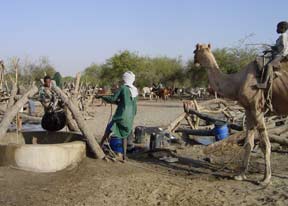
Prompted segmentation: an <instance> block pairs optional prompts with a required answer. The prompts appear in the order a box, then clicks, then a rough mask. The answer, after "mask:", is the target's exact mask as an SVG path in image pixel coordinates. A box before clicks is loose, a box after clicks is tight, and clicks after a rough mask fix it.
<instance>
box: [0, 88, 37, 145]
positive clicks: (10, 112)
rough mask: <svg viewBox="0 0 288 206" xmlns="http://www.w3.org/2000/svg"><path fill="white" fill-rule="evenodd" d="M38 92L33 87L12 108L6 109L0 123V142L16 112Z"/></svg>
mask: <svg viewBox="0 0 288 206" xmlns="http://www.w3.org/2000/svg"><path fill="white" fill-rule="evenodd" d="M37 92H38V88H37V87H36V86H35V85H33V86H32V88H31V89H30V90H29V91H28V92H27V93H26V94H24V95H23V96H22V97H21V99H19V100H18V101H17V102H16V103H15V104H14V105H13V106H12V107H10V108H8V109H7V111H6V112H5V114H4V117H3V119H2V121H1V123H0V141H1V139H3V138H4V136H5V134H6V132H7V130H8V127H9V125H10V123H11V122H12V121H13V119H14V118H15V117H16V115H17V113H18V111H19V110H20V109H21V108H22V107H23V106H24V104H26V103H27V102H28V98H29V97H32V96H33V95H35V94H36V93H37Z"/></svg>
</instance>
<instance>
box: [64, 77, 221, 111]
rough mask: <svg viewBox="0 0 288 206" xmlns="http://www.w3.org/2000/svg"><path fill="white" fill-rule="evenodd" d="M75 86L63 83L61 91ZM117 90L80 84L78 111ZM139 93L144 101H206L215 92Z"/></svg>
mask: <svg viewBox="0 0 288 206" xmlns="http://www.w3.org/2000/svg"><path fill="white" fill-rule="evenodd" d="M74 88H75V85H74V83H73V82H70V83H64V85H63V90H64V92H66V94H71V92H72V91H73V90H74ZM116 89H117V86H113V87H112V88H105V87H96V86H92V85H85V84H81V85H80V88H79V92H78V95H77V102H78V107H79V109H80V111H84V110H85V109H86V108H87V106H89V105H91V104H94V101H95V100H96V99H95V95H109V94H111V93H112V92H114V91H115V90H116ZM139 90H140V91H139V93H140V94H141V96H142V97H143V98H144V99H149V100H156V101H157V100H164V101H165V100H168V99H169V98H171V97H178V98H193V99H206V98H209V97H211V96H213V97H214V96H215V95H216V94H215V92H214V91H213V90H212V89H211V88H203V87H196V88H174V89H172V88H166V87H163V88H158V89H155V88H153V87H143V88H142V89H139ZM100 105H106V103H105V102H103V101H102V102H101V103H100Z"/></svg>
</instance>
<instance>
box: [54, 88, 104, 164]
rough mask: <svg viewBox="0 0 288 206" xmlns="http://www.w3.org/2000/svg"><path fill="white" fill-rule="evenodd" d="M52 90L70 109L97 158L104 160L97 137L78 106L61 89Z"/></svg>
mask: <svg viewBox="0 0 288 206" xmlns="http://www.w3.org/2000/svg"><path fill="white" fill-rule="evenodd" d="M52 89H53V90H54V91H55V92H56V93H57V94H58V95H59V96H60V98H61V99H62V101H63V102H64V103H65V104H66V105H67V107H68V108H69V109H70V111H71V112H72V114H73V116H74V119H75V120H76V122H77V124H78V127H79V129H80V130H81V132H82V134H83V135H84V136H85V137H86V138H87V139H88V142H89V144H90V146H91V148H92V150H93V152H94V153H95V155H96V158H100V159H103V158H104V157H105V154H104V152H103V150H102V149H101V147H100V146H99V144H98V143H97V141H96V139H95V137H94V136H93V134H92V132H91V131H90V129H89V128H88V127H87V125H86V124H85V120H84V118H83V116H82V115H81V113H80V111H79V109H78V107H77V106H75V105H74V104H73V102H72V100H70V99H69V98H68V96H67V95H66V94H65V93H64V92H63V91H62V90H61V89H60V88H59V87H55V86H54V87H52Z"/></svg>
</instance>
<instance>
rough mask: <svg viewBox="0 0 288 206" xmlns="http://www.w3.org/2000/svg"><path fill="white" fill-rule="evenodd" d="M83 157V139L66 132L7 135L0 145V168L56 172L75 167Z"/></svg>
mask: <svg viewBox="0 0 288 206" xmlns="http://www.w3.org/2000/svg"><path fill="white" fill-rule="evenodd" d="M85 156H86V142H85V140H84V137H83V136H82V135H80V134H77V133H69V132H47V131H33V132H22V133H18V134H17V133H16V132H9V133H7V134H6V137H5V138H4V139H3V140H2V141H1V142H0V166H11V167H15V168H18V169H22V170H27V171H33V172H56V171H60V170H63V169H65V168H68V167H73V166H76V165H77V164H79V163H80V162H81V160H82V159H83V158H84V157H85Z"/></svg>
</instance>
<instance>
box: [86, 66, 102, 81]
mask: <svg viewBox="0 0 288 206" xmlns="http://www.w3.org/2000/svg"><path fill="white" fill-rule="evenodd" d="M101 72H102V67H101V66H100V65H97V64H91V65H90V66H89V67H87V68H86V69H85V70H84V72H83V73H82V76H81V81H83V82H84V83H86V84H90V85H93V86H97V85H98V84H99V83H100V79H101V76H100V75H101Z"/></svg>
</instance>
